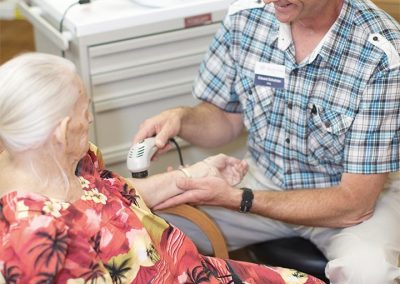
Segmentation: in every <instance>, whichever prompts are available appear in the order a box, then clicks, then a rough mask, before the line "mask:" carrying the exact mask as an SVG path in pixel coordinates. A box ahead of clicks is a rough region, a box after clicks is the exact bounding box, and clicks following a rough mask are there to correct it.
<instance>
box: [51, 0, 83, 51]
mask: <svg viewBox="0 0 400 284" xmlns="http://www.w3.org/2000/svg"><path fill="white" fill-rule="evenodd" d="M88 3H90V0H79V1H77V2H74V3H72V4H71V5H69V6H68V7H67V9H65V10H64V13H63V15H62V17H61V21H60V26H59V28H58V31H59V32H60V33H61V34H62V33H63V29H64V20H65V16H66V15H67V13H68V11H69V10H70V9H71V8H72V7H74V6H76V5H81V4H88ZM61 56H62V57H64V58H65V50H61Z"/></svg>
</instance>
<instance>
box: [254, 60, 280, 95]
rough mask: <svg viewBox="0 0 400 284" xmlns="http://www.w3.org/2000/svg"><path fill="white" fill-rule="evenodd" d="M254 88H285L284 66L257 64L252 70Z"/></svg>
mask: <svg viewBox="0 0 400 284" xmlns="http://www.w3.org/2000/svg"><path fill="white" fill-rule="evenodd" d="M254 73H255V79H254V83H255V85H256V86H266V87H271V88H276V89H283V88H284V87H285V65H278V64H273V63H266V62H257V63H256V66H255V68H254Z"/></svg>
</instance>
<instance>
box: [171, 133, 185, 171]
mask: <svg viewBox="0 0 400 284" xmlns="http://www.w3.org/2000/svg"><path fill="white" fill-rule="evenodd" d="M169 141H170V142H172V143H174V144H175V147H176V150H177V151H178V155H179V162H180V164H181V166H183V167H184V166H185V164H184V163H183V158H182V152H181V147H179V144H178V143H177V142H176V140H175V139H174V138H170V139H169Z"/></svg>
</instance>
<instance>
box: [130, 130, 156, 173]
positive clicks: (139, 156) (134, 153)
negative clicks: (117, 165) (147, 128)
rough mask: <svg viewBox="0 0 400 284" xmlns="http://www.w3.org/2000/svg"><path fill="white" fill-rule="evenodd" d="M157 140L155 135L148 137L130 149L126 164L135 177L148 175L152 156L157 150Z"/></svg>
mask: <svg viewBox="0 0 400 284" xmlns="http://www.w3.org/2000/svg"><path fill="white" fill-rule="evenodd" d="M155 141H156V139H155V138H154V137H150V138H146V139H144V140H143V141H141V142H139V143H137V144H135V145H133V146H132V147H131V149H130V150H129V152H128V157H127V160H126V165H127V167H128V170H129V171H130V172H131V173H132V177H133V178H144V177H147V175H148V169H149V167H150V161H151V158H152V157H153V155H154V153H155V152H156V151H157V146H156V142H155Z"/></svg>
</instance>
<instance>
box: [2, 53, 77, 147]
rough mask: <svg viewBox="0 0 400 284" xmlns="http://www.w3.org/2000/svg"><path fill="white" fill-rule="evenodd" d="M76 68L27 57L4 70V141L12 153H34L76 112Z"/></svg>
mask: <svg viewBox="0 0 400 284" xmlns="http://www.w3.org/2000/svg"><path fill="white" fill-rule="evenodd" d="M77 78H78V77H77V73H76V68H75V66H74V64H73V63H72V62H70V61H68V60H66V59H64V58H61V57H58V56H55V55H50V54H42V53H25V54H22V55H20V56H18V57H15V58H14V59H12V60H10V61H8V62H6V63H5V64H3V65H2V66H0V138H1V140H2V142H3V144H4V147H5V148H6V149H7V150H8V151H10V152H20V151H24V150H28V149H34V148H36V147H38V146H40V145H42V144H43V143H44V142H46V140H47V138H48V137H49V135H50V134H51V133H52V131H53V130H54V129H55V127H56V126H57V125H58V124H59V122H60V121H61V120H62V119H63V118H65V117H66V116H67V115H68V114H69V113H70V111H71V110H72V109H73V107H74V104H75V103H76V101H77V100H78V97H79V85H78V84H77V82H78V81H77Z"/></svg>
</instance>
